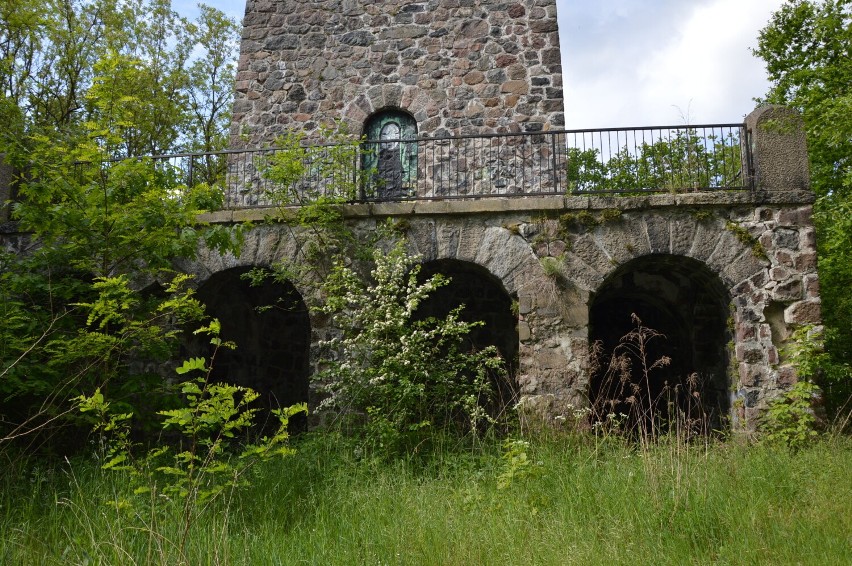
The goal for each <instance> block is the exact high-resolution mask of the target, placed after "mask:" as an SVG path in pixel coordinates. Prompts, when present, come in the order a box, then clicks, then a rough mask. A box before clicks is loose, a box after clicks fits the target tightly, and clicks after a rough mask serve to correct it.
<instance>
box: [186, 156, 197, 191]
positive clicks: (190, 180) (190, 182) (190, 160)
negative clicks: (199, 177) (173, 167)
mask: <svg viewBox="0 0 852 566" xmlns="http://www.w3.org/2000/svg"><path fill="white" fill-rule="evenodd" d="M194 163H195V155H193V154H190V155H189V179H188V181H187V185H186V186H187V187H192V181H193V178H192V177H193V173H194V171H193V164H194Z"/></svg>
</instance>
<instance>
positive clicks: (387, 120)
mask: <svg viewBox="0 0 852 566" xmlns="http://www.w3.org/2000/svg"><path fill="white" fill-rule="evenodd" d="M364 134H365V136H366V138H367V141H366V142H365V144H364V157H363V160H362V164H361V165H362V167H363V168H364V170H365V171H368V172H369V174H368V190H367V195H368V196H369V197H373V198H380V199H392V198H405V197H409V196H413V193H414V188H415V184H416V180H417V141H416V140H417V122H416V121H415V120H414V118H413V117H412V116H411V115H409V114H407V113H405V112H402V111H400V110H387V111H383V112H379V113H378V114H374V115H373V116H372V117H370V118H369V119H368V120H367V123H366V124H365V128H364Z"/></svg>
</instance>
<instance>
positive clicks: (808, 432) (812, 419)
mask: <svg viewBox="0 0 852 566" xmlns="http://www.w3.org/2000/svg"><path fill="white" fill-rule="evenodd" d="M818 395H819V387H817V386H816V385H814V384H813V383H810V382H808V381H799V382H798V383H796V384H795V385H793V387H791V388H790V390H789V391H786V392H784V393H783V394H782V395H781V396H780V397H779V398H778V399H776V400H774V401H773V402H772V403H770V405H769V408H768V409H767V410H766V414H765V415H764V416H763V420H762V422H761V431H762V432H763V435H764V439H765V440H766V441H768V442H773V443H780V444H785V445H787V446H790V447H791V448H802V447H804V446H806V445H807V444H809V443H810V442H813V440H814V439H815V438H816V436H817V430H816V425H817V420H816V416H815V415H814V402H815V400H816V399H817V397H818Z"/></svg>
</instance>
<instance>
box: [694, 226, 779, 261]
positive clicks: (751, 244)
mask: <svg viewBox="0 0 852 566" xmlns="http://www.w3.org/2000/svg"><path fill="white" fill-rule="evenodd" d="M699 221H700V220H699ZM725 229H727V230H728V231H729V232H731V233H732V234H733V235H734V236H736V238H737V240H739V241H740V243H742V244H743V245H744V246H746V247H748V248H751V253H752V254H753V255H754V257H756V258H757V259H761V260H763V261H769V257H768V256H767V255H766V249H765V248H764V247H763V244H761V243H760V240H758V239H757V238H755V237H754V236H752V234H751V232H749V231H748V229H747V228H744V227H742V226H740V225H739V224H737V223H736V222H730V221H729V222H727V223H726V224H725Z"/></svg>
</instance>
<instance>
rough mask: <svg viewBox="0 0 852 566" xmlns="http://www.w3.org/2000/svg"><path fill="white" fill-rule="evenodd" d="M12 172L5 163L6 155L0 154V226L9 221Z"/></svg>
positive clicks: (10, 167) (9, 166)
mask: <svg viewBox="0 0 852 566" xmlns="http://www.w3.org/2000/svg"><path fill="white" fill-rule="evenodd" d="M14 177H15V176H14V170H13V168H12V166H11V165H9V164H8V163H7V162H6V154H5V153H0V224H3V223H5V222H9V220H11V216H12V215H11V212H12V209H11V205H12V197H13V194H12V180H13V179H14Z"/></svg>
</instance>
